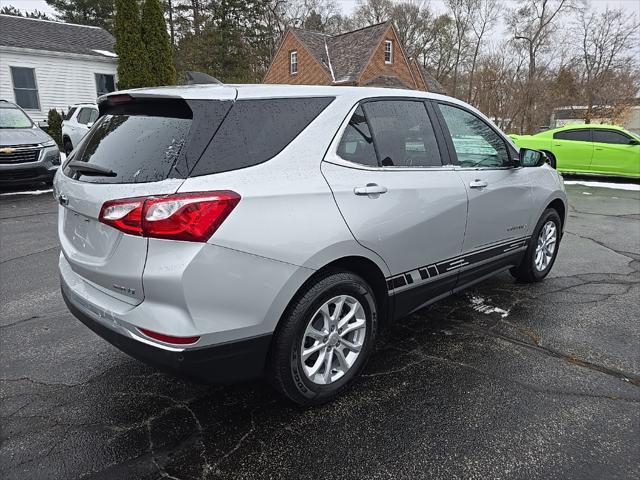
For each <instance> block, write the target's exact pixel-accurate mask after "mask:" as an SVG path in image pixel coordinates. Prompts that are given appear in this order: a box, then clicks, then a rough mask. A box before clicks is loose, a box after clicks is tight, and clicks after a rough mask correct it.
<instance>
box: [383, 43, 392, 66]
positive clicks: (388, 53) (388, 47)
mask: <svg viewBox="0 0 640 480" xmlns="http://www.w3.org/2000/svg"><path fill="white" fill-rule="evenodd" d="M384 63H393V42H392V41H391V40H385V42H384Z"/></svg>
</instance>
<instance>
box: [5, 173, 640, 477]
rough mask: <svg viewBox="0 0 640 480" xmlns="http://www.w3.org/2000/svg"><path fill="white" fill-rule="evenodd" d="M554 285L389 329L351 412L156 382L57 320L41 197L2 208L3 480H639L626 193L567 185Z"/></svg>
mask: <svg viewBox="0 0 640 480" xmlns="http://www.w3.org/2000/svg"><path fill="white" fill-rule="evenodd" d="M567 190H568V191H569V197H570V204H571V212H570V216H569V221H568V229H567V232H566V234H565V237H564V239H563V241H562V244H561V247H560V253H559V257H558V261H557V262H556V265H555V267H554V269H553V271H552V273H551V276H550V277H549V278H548V279H547V280H546V281H545V282H543V283H540V284H537V285H533V286H530V285H518V284H515V283H514V281H513V280H512V279H511V277H510V276H509V275H508V274H505V275H501V276H499V277H496V278H494V279H492V280H489V281H487V282H485V283H483V284H481V285H479V286H477V287H475V288H473V289H471V290H470V291H467V292H465V293H462V294H459V295H456V296H454V297H450V298H448V299H446V300H443V301H441V302H440V303H438V304H436V305H434V306H432V307H430V308H427V309H425V310H423V311H421V312H419V313H417V314H415V315H412V316H410V317H408V318H406V319H404V320H402V321H400V322H398V323H396V324H394V325H393V326H392V327H390V328H389V329H388V330H387V332H386V334H384V335H383V336H382V337H381V338H380V341H379V346H378V349H377V351H376V353H375V354H374V355H373V357H372V359H371V361H370V363H369V365H368V367H367V368H366V370H365V372H364V376H363V378H362V379H361V380H360V381H359V382H358V383H357V385H356V386H355V388H353V389H352V390H350V391H349V392H348V393H347V394H346V395H345V396H343V397H341V398H340V399H339V400H337V401H335V402H334V403H331V404H329V405H326V406H323V407H321V408H313V409H302V408H297V407H294V406H292V405H291V404H289V403H287V402H286V401H284V400H282V399H280V398H279V397H278V396H276V394H274V393H273V392H272V391H271V390H270V388H269V387H268V386H266V385H264V384H262V383H260V382H256V383H250V384H243V385H237V386H233V387H207V386H202V385H195V384H192V383H188V382H185V381H181V380H178V379H175V378H173V377H171V376H168V375H165V374H162V373H158V372H157V371H155V370H154V369H153V368H150V367H147V366H145V365H143V364H141V363H139V362H137V361H135V360H133V359H131V358H129V357H127V356H126V355H124V354H123V353H121V352H119V351H118V350H117V349H115V348H114V347H112V346H111V345H109V344H108V343H106V342H105V341H103V340H102V339H100V338H99V337H97V336H96V335H94V334H93V333H92V332H91V331H89V330H88V329H87V328H86V327H84V326H83V325H82V324H81V323H80V322H79V321H77V320H75V319H74V318H73V317H72V316H71V315H70V314H69V313H68V312H67V310H66V308H65V306H64V303H63V301H62V299H61V297H60V293H59V286H58V274H57V269H56V266H57V259H58V254H59V246H58V241H57V235H56V204H55V202H54V200H53V198H52V196H51V194H49V193H47V194H42V195H27V196H22V195H17V196H13V195H12V196H0V234H1V245H2V248H1V251H0V256H1V257H0V261H1V264H0V291H1V298H2V305H1V312H0V362H1V369H0V370H1V371H0V402H1V404H0V405H1V406H0V423H1V434H0V435H1V436H0V441H1V442H2V443H1V446H0V478H3V479H6V480H9V479H75V478H85V479H89V478H91V479H94V478H95V479H110V480H111V479H159V478H172V479H198V478H206V479H208V478H212V479H213V478H225V479H236V478H238V479H244V478H246V479H261V478H274V479H280V478H282V479H297V478H308V479H316V478H318V479H319V478H322V479H333V478H350V479H360V478H371V479H383V478H394V479H396V478H397V479H416V478H433V479H440V478H442V479H453V478H465V479H486V478H522V479H534V478H563V479H570V478H571V479H587V478H597V479H614V478H629V479H631V478H639V477H640V328H639V321H640V192H637V191H623V190H618V189H615V190H614V189H605V188H592V187H587V186H582V185H568V186H567Z"/></svg>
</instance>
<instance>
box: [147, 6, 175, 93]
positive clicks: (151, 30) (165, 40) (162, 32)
mask: <svg viewBox="0 0 640 480" xmlns="http://www.w3.org/2000/svg"><path fill="white" fill-rule="evenodd" d="M142 41H143V43H144V46H145V51H146V55H147V59H148V61H149V69H150V74H151V76H150V79H151V82H152V83H151V84H150V85H174V84H175V83H176V70H175V68H174V67H173V55H172V53H173V52H172V49H171V41H170V40H169V34H168V33H167V25H166V23H165V21H164V15H163V12H162V7H161V6H160V1H159V0H144V4H143V6H142Z"/></svg>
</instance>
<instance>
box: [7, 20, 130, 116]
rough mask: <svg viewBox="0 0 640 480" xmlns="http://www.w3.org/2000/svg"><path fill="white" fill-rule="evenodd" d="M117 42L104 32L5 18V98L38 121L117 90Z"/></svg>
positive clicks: (40, 21) (94, 28) (80, 26)
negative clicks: (49, 113)
mask: <svg viewBox="0 0 640 480" xmlns="http://www.w3.org/2000/svg"><path fill="white" fill-rule="evenodd" d="M114 43H115V40H114V38H113V36H111V34H110V33H109V32H107V31H106V30H103V29H102V28H99V27H89V26H85V25H75V24H70V23H60V22H52V21H48V20H36V19H31V18H23V17H15V16H10V15H0V98H1V99H3V100H8V101H10V102H14V103H17V104H18V105H20V106H21V107H22V108H23V109H24V110H25V111H26V112H27V113H28V114H29V115H30V116H31V118H32V119H33V120H35V121H39V120H44V119H46V117H47V113H48V112H49V109H51V108H56V109H58V110H64V111H67V110H68V107H69V106H70V105H73V104H75V103H90V102H95V100H96V98H97V97H98V96H99V95H102V94H104V93H107V92H112V91H113V90H115V85H116V68H117V64H118V57H117V55H116V54H115V53H113V50H114V48H113V47H114Z"/></svg>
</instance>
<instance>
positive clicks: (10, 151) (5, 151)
mask: <svg viewBox="0 0 640 480" xmlns="http://www.w3.org/2000/svg"><path fill="white" fill-rule="evenodd" d="M15 151H16V149H15V148H10V147H6V148H0V153H5V154H7V155H8V154H11V153H13V152H15Z"/></svg>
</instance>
